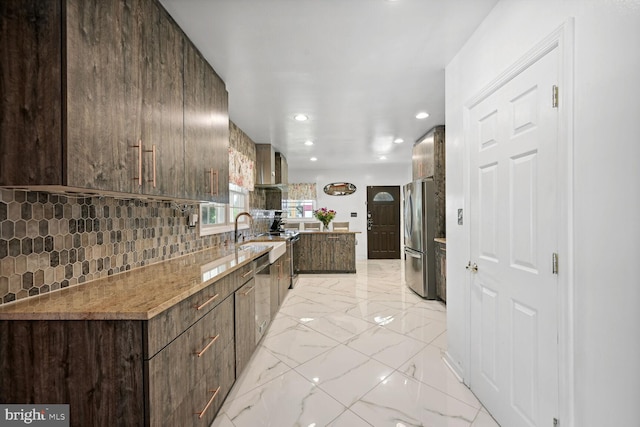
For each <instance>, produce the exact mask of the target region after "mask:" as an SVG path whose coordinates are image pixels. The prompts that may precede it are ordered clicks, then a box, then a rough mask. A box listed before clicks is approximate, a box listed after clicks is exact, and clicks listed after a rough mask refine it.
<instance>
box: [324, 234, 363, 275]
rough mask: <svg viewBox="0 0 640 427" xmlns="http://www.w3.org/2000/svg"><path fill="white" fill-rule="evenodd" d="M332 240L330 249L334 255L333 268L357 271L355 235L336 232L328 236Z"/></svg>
mask: <svg viewBox="0 0 640 427" xmlns="http://www.w3.org/2000/svg"><path fill="white" fill-rule="evenodd" d="M328 239H329V241H330V247H331V249H330V251H331V254H332V257H333V262H332V267H331V269H333V270H335V271H341V272H355V271H356V259H355V247H356V242H355V235H354V234H347V233H345V234H335V235H332V236H328Z"/></svg>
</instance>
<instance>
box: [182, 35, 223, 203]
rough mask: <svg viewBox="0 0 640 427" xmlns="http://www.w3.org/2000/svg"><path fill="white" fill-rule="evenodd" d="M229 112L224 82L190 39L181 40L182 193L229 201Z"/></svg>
mask: <svg viewBox="0 0 640 427" xmlns="http://www.w3.org/2000/svg"><path fill="white" fill-rule="evenodd" d="M228 150H229V114H228V100H227V92H226V89H225V88H224V83H223V82H222V80H221V79H220V78H219V77H218V76H217V74H215V72H214V71H213V69H212V68H211V67H210V66H209V64H208V63H207V61H205V60H204V58H203V57H202V56H201V55H200V53H199V52H198V51H197V49H196V48H195V47H194V46H193V45H192V44H191V43H190V42H187V41H185V43H184V152H185V162H186V164H188V165H189V167H188V168H187V169H186V170H185V193H186V194H185V196H187V197H188V198H191V199H197V200H209V201H214V202H221V203H227V202H228V201H229V151H228Z"/></svg>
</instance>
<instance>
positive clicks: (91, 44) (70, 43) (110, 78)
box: [62, 0, 150, 193]
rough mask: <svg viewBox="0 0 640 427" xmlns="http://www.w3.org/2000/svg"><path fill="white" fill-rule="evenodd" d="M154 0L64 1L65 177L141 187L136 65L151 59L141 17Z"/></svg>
mask: <svg viewBox="0 0 640 427" xmlns="http://www.w3.org/2000/svg"><path fill="white" fill-rule="evenodd" d="M149 1H150V0H147V1H139V2H131V4H128V2H124V1H84V0H68V1H67V2H66V11H67V20H66V22H67V25H66V31H67V33H66V35H67V39H66V43H67V49H66V58H65V60H66V64H67V67H66V75H65V76H63V78H64V80H66V83H67V84H66V89H67V99H66V105H67V111H66V122H67V126H66V157H65V158H64V164H63V170H66V176H65V177H64V178H66V181H64V182H63V183H62V184H64V185H68V186H71V187H81V188H91V189H98V190H110V191H119V192H126V193H140V192H141V191H142V181H141V180H142V176H141V175H140V172H141V171H140V170H141V169H142V168H141V167H140V166H139V165H140V162H141V160H142V157H141V156H142V153H141V152H140V150H139V149H138V148H135V147H134V146H136V145H138V141H139V140H140V139H141V137H142V135H141V123H142V120H143V118H142V116H141V111H142V107H141V106H142V93H143V89H142V84H143V82H142V75H141V74H140V73H139V72H138V70H139V68H140V67H141V65H142V64H144V62H145V60H146V59H145V56H144V48H143V40H142V26H140V25H139V23H140V22H144V21H145V20H146V19H147V17H146V16H145V11H146V6H147V4H148V2H149ZM63 72H64V71H63ZM143 142H144V141H143ZM64 178H63V179H64Z"/></svg>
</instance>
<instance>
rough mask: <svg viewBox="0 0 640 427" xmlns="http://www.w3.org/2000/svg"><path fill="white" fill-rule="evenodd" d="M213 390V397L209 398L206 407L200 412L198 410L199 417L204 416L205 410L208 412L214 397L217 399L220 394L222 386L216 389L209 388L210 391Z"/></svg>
mask: <svg viewBox="0 0 640 427" xmlns="http://www.w3.org/2000/svg"><path fill="white" fill-rule="evenodd" d="M212 391H213V396H211V399H209V401H208V402H207V404H206V406H205V407H204V409H202V411H200V412H196V414H198V418H202V417H204V414H205V412H207V410H208V409H209V406H211V404H212V403H213V399H215V398H216V396H217V395H218V392H219V391H220V386H218V388H217V389H215V391H214V390H209V392H212Z"/></svg>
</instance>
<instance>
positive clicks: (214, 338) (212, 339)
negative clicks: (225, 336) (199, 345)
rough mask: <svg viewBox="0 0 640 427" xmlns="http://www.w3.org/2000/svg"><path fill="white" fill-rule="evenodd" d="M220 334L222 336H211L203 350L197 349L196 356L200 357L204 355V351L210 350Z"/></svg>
mask: <svg viewBox="0 0 640 427" xmlns="http://www.w3.org/2000/svg"><path fill="white" fill-rule="evenodd" d="M219 336H220V334H218V335H216V336H215V337H209V338H211V341H209V344H207V345H206V346H205V347H204V348H203V349H202V350H200V351H197V352H195V353H194V354H195V355H196V356H198V357H202V355H203V354H204V352H205V351H207V350H209V347H211V346H212V345H213V343H214V342H216V340H217V339H218V337H219Z"/></svg>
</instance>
